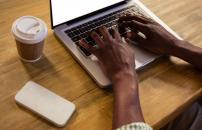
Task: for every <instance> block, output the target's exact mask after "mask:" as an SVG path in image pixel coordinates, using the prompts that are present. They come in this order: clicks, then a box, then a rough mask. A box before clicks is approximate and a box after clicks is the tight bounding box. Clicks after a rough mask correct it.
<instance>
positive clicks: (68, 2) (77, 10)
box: [51, 0, 124, 26]
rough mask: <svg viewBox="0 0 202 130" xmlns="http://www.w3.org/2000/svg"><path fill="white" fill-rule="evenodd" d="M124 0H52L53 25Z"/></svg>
mask: <svg viewBox="0 0 202 130" xmlns="http://www.w3.org/2000/svg"><path fill="white" fill-rule="evenodd" d="M123 1H124V0H51V12H52V26H56V25H59V24H61V23H64V22H67V21H70V20H73V19H76V18H78V17H81V16H83V15H87V14H89V13H91V12H94V11H97V10H100V9H103V8H105V7H108V6H111V5H114V4H117V3H120V2H123Z"/></svg>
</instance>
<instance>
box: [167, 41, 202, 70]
mask: <svg viewBox="0 0 202 130" xmlns="http://www.w3.org/2000/svg"><path fill="white" fill-rule="evenodd" d="M171 55H173V56H176V57H178V58H180V59H183V60H185V61H187V62H188V63H190V64H192V65H194V66H195V67H197V68H198V69H200V70H202V63H201V62H200V60H201V59H202V49H201V48H199V47H196V46H194V45H191V44H190V43H188V42H185V41H178V42H177V43H176V48H175V49H174V51H173V52H172V54H171Z"/></svg>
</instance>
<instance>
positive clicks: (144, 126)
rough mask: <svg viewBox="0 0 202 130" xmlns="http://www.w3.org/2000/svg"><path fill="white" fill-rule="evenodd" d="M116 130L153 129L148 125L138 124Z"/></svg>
mask: <svg viewBox="0 0 202 130" xmlns="http://www.w3.org/2000/svg"><path fill="white" fill-rule="evenodd" d="M116 130H153V129H152V128H151V127H150V126H149V125H148V124H146V123H142V122H137V123H131V124H128V125H124V126H122V127H121V128H118V129H116Z"/></svg>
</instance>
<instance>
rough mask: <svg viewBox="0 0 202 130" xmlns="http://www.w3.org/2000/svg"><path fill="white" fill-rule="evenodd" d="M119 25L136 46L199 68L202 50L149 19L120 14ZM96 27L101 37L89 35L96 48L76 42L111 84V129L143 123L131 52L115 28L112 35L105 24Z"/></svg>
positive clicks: (95, 34) (94, 34) (83, 42)
mask: <svg viewBox="0 0 202 130" xmlns="http://www.w3.org/2000/svg"><path fill="white" fill-rule="evenodd" d="M119 25H120V28H122V29H124V28H128V27H129V28H130V29H131V30H132V32H129V33H127V36H126V38H127V39H130V40H131V41H134V42H137V43H138V45H139V46H140V47H143V48H145V49H147V50H148V51H151V52H154V53H157V54H163V55H172V56H176V57H178V58H181V59H183V60H185V61H187V62H189V63H191V64H193V65H194V66H196V67H197V68H199V69H200V70H202V64H201V63H200V62H199V59H202V49H201V48H199V47H196V46H193V45H191V44H189V43H188V42H185V41H181V40H178V39H177V38H175V37H174V36H173V35H171V34H170V33H169V32H168V31H166V30H165V29H164V28H163V27H162V26H161V25H159V24H158V23H156V22H154V21H153V20H151V19H147V18H143V17H139V16H124V17H122V18H120V20H119ZM99 30H100V33H101V34H102V36H103V38H101V37H100V36H99V35H98V34H97V33H96V32H92V34H91V37H92V38H93V39H94V40H95V41H96V43H97V44H98V46H99V48H95V47H92V46H90V45H88V44H87V43H86V42H85V41H84V40H81V41H80V45H81V46H83V47H84V48H86V50H88V51H89V52H91V53H92V54H94V55H95V56H96V57H97V58H98V59H99V62H100V65H101V68H102V69H103V71H104V72H105V73H106V75H107V76H108V77H109V78H110V79H111V81H112V84H113V86H114V87H113V88H114V119H113V128H114V129H115V128H119V127H121V126H122V125H125V124H128V123H132V122H144V118H143V115H142V111H141V107H140V101H139V93H138V81H137V74H136V72H135V67H134V66H135V61H134V54H133V51H132V50H131V48H130V47H129V46H128V44H127V43H126V42H124V41H122V39H121V37H120V35H119V33H118V32H117V31H116V30H113V31H112V32H113V33H112V35H110V33H109V32H108V30H107V29H106V28H105V27H102V28H100V29H99ZM138 32H141V33H143V34H144V35H145V37H146V38H143V37H141V36H140V35H138ZM130 40H127V41H130Z"/></svg>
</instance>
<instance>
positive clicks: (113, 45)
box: [80, 27, 144, 129]
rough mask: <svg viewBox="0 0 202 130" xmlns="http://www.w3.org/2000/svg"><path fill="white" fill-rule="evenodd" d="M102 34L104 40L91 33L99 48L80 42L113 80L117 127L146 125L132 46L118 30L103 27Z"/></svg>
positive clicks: (115, 126) (114, 123)
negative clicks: (135, 123) (140, 123)
mask: <svg viewBox="0 0 202 130" xmlns="http://www.w3.org/2000/svg"><path fill="white" fill-rule="evenodd" d="M99 31H100V33H101V34H102V36H103V38H101V37H100V36H99V35H98V34H97V33H96V32H92V34H91V37H92V38H93V39H94V40H95V41H96V43H97V44H98V46H99V48H95V47H92V46H90V45H88V44H87V43H86V42H85V41H84V40H81V41H80V45H81V46H83V47H84V48H86V49H87V50H88V51H89V52H91V53H92V54H94V55H95V56H96V57H97V58H98V59H99V62H100V65H101V68H102V69H103V71H104V72H105V73H106V75H107V76H108V77H109V79H111V81H112V84H113V89H114V118H113V128H114V129H116V128H119V127H121V126H122V125H125V124H128V123H132V122H144V118H143V115H142V111H141V107H140V102H139V93H138V82H137V75H136V72H135V58H134V52H133V51H132V49H131V48H130V47H129V45H128V43H126V42H124V41H122V39H121V36H120V34H119V33H118V31H117V30H112V35H110V33H109V31H108V30H107V29H106V28H105V27H102V28H100V29H99Z"/></svg>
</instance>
